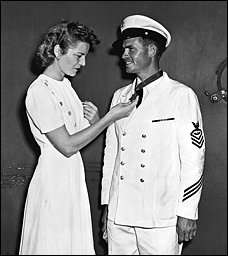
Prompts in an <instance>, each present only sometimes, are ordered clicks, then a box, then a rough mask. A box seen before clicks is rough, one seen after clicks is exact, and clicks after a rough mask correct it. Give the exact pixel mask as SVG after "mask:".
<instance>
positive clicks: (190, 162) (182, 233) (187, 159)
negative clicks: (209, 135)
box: [176, 88, 205, 243]
mask: <svg viewBox="0 0 228 256" xmlns="http://www.w3.org/2000/svg"><path fill="white" fill-rule="evenodd" d="M177 102H178V103H177V108H176V113H177V115H176V116H177V118H176V119H177V120H176V125H177V139H178V145H179V155H180V162H181V174H180V190H179V201H178V208H177V212H176V215H177V216H178V219H177V233H178V239H179V242H180V243H181V242H183V241H189V240H191V239H192V238H193V237H194V236H195V235H196V229H197V226H196V220H197V219H198V204H199V201H200V196H201V191H202V184H203V167H204V155H205V138H204V133H203V123H202V117H201V112H200V106H199V102H198V99H197V96H196V95H195V93H194V92H193V90H192V89H190V88H183V90H182V92H181V94H180V95H179V98H178V99H177Z"/></svg>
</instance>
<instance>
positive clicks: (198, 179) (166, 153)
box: [101, 72, 205, 239]
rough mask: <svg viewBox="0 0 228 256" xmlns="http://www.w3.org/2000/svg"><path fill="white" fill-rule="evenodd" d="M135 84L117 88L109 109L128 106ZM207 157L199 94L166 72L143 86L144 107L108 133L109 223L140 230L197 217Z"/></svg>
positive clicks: (105, 181)
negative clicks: (205, 156)
mask: <svg viewBox="0 0 228 256" xmlns="http://www.w3.org/2000/svg"><path fill="white" fill-rule="evenodd" d="M137 79H139V78H137ZM135 83H136V79H135V80H134V81H133V83H132V84H129V85H127V86H125V87H123V88H120V89H118V90H117V91H116V92H115V93H114V97H113V100H112V104H111V106H114V105H116V104H118V103H120V102H128V100H129V98H130V97H131V95H132V94H133V93H134V87H135ZM204 153H205V141H204V133H203V124H202V117H201V112H200V106H199V102H198V99H197V96H196V94H195V93H194V92H193V90H192V89H191V88H190V87H188V86H186V85H184V84H181V83H179V82H177V81H175V80H172V79H171V78H169V77H168V75H167V74H166V73H165V72H164V73H163V76H162V77H160V78H159V79H157V80H156V81H154V82H152V83H150V84H148V85H147V86H146V87H144V96H143V101H142V103H141V105H140V106H139V107H138V108H136V109H135V110H134V111H133V112H132V113H131V114H130V116H129V117H127V118H124V119H121V120H119V121H116V122H115V123H114V124H112V125H111V126H110V127H109V128H108V130H107V134H106V146H105V154H104V165H103V178H102V195H101V197H102V198H101V203H102V204H108V219H109V220H111V221H113V222H114V223H115V224H119V225H124V226H133V227H139V228H160V227H175V226H176V223H177V216H182V217H185V218H188V219H197V218H198V203H199V200H200V195H201V190H202V181H203V165H204ZM120 239H121V238H120Z"/></svg>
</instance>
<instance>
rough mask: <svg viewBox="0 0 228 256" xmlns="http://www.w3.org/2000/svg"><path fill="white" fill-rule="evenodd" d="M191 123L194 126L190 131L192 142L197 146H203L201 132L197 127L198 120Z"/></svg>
mask: <svg viewBox="0 0 228 256" xmlns="http://www.w3.org/2000/svg"><path fill="white" fill-rule="evenodd" d="M192 124H193V126H194V128H195V129H194V130H193V131H192V132H191V140H192V144H193V145H195V146H196V147H198V148H201V147H202V146H203V143H204V138H203V132H202V130H201V129H200V128H199V122H196V123H194V122H192Z"/></svg>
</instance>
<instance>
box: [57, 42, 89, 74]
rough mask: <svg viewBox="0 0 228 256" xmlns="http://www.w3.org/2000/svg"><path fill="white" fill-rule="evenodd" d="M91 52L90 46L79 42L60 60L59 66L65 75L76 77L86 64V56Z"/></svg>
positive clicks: (61, 56) (60, 57)
mask: <svg viewBox="0 0 228 256" xmlns="http://www.w3.org/2000/svg"><path fill="white" fill-rule="evenodd" d="M88 52H89V44H88V43H86V42H82V41H78V42H77V43H76V44H75V45H74V46H71V47H70V48H69V49H68V51H67V52H66V53H65V54H62V55H60V56H59V58H58V66H59V69H60V71H61V72H62V73H63V75H68V76H72V77H73V76H75V75H76V73H77V72H78V71H79V69H80V68H81V66H85V64H86V60H85V58H86V55H87V54H88Z"/></svg>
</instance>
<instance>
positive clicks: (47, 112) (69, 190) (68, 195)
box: [19, 74, 95, 255]
mask: <svg viewBox="0 0 228 256" xmlns="http://www.w3.org/2000/svg"><path fill="white" fill-rule="evenodd" d="M25 103H26V111H27V116H28V120H29V123H30V128H31V131H32V133H33V136H34V138H35V140H36V142H37V143H38V145H39V147H40V151H41V154H40V156H39V159H38V163H37V166H36V169H35V171H34V174H33V177H32V179H31V182H30V185H29V189H28V194H27V198H26V203H25V209H24V219H23V227H22V234H21V243H20V250H19V254H20V255H34V254H40V255H42V254H45V255H48V254H49V255H51V254H52V255H79V254H80V255H94V254H95V251H94V244H93V234H92V223H91V213H90V205H89V198H88V191H87V187H86V181H85V173H84V166H83V161H82V158H81V155H80V152H78V153H76V154H74V155H72V156H71V157H68V158H67V157H65V156H64V155H63V154H61V153H60V152H59V151H58V150H57V149H56V148H55V147H54V146H53V145H52V144H51V142H50V141H49V140H48V139H47V137H46V135H45V133H47V132H49V131H52V130H54V129H56V128H59V127H61V126H63V125H65V126H66V129H67V131H68V133H69V134H73V133H76V132H78V131H80V130H82V129H84V128H86V127H88V126H89V123H88V121H87V120H86V119H85V118H84V117H83V106H82V103H81V101H80V99H79V97H78V96H77V94H76V92H75V91H74V89H73V88H72V86H71V83H70V81H69V80H68V79H67V78H64V79H63V80H62V81H57V80H54V79H52V78H50V77H48V76H46V75H44V74H41V75H40V76H39V77H38V78H37V79H36V80H35V81H34V82H33V83H32V84H31V85H30V87H29V88H28V91H27V95H26V101H25Z"/></svg>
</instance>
